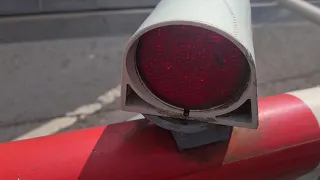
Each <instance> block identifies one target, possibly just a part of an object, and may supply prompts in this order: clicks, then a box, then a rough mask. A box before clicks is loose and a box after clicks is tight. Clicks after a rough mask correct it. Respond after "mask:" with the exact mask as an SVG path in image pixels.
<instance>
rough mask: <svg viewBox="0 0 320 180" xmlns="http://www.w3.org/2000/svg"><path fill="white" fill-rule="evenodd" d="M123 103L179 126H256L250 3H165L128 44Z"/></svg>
mask: <svg viewBox="0 0 320 180" xmlns="http://www.w3.org/2000/svg"><path fill="white" fill-rule="evenodd" d="M121 106H122V109H123V110H125V111H131V112H138V113H142V114H144V115H146V116H150V117H161V118H163V119H168V118H170V119H173V120H176V121H175V122H179V121H181V124H183V122H192V123H191V124H197V123H199V124H201V123H202V124H203V123H205V124H217V125H224V126H230V127H232V126H238V127H245V128H253V129H254V128H257V127H258V108H257V80H256V67H255V56H254V48H253V42H252V28H251V8H250V1H249V0H162V1H161V2H160V3H159V4H158V5H157V6H156V8H155V9H154V10H153V12H152V13H151V14H150V15H149V17H148V18H147V19H146V20H145V21H144V23H143V24H142V25H141V26H140V28H139V29H138V30H137V31H136V32H135V33H134V35H133V36H132V37H131V38H130V40H129V42H128V44H127V46H126V49H125V52H124V59H123V72H122V89H121ZM160 124H161V123H160ZM162 126H165V123H164V124H162Z"/></svg>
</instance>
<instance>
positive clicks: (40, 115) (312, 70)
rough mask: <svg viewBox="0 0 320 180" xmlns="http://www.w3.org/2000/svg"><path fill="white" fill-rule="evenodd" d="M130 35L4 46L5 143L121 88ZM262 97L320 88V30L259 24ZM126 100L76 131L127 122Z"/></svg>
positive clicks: (0, 132) (0, 65)
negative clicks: (124, 107)
mask: <svg viewBox="0 0 320 180" xmlns="http://www.w3.org/2000/svg"><path fill="white" fill-rule="evenodd" d="M128 38H129V35H127V36H113V37H90V38H82V39H80V38H76V39H61V40H45V41H36V42H23V43H10V44H2V45H0V57H1V58H0V84H1V93H0V100H1V101H0V141H10V140H12V139H14V138H15V137H17V136H19V135H21V134H23V133H25V132H27V131H30V130H32V129H33V128H36V127H39V126H40V125H42V124H44V123H46V122H47V121H48V120H50V119H52V118H54V117H59V116H61V115H64V114H65V113H66V112H69V111H72V110H74V109H75V108H77V107H79V106H81V105H84V104H89V103H92V102H94V101H95V100H96V98H97V97H98V96H99V95H101V94H103V93H104V92H105V91H107V90H109V89H112V88H114V87H116V86H117V85H118V84H119V83H120V76H121V60H122V51H123V47H124V45H125V43H126V41H127V39H128ZM254 44H255V52H256V63H257V71H258V82H259V83H258V87H259V96H260V97H263V96H268V95H274V94H278V93H284V92H287V91H292V90H298V89H304V88H309V87H313V86H316V85H319V84H320V60H319V58H320V51H319V44H320V27H318V26H316V25H314V24H311V23H309V22H306V21H303V22H295V23H286V24H285V25H284V24H268V25H261V24H260V25H255V27H254ZM134 115H135V114H134V113H125V112H122V111H120V110H119V99H116V101H115V102H114V103H112V104H109V105H107V106H105V107H103V108H102V110H100V111H99V112H97V113H95V114H93V115H90V116H88V117H87V118H85V119H83V120H81V121H79V122H77V123H76V124H74V125H73V126H71V127H69V128H67V129H62V130H61V132H64V131H68V130H71V129H80V128H86V127H92V126H96V125H101V124H108V123H116V122H120V121H124V120H126V119H128V118H130V117H132V116H134Z"/></svg>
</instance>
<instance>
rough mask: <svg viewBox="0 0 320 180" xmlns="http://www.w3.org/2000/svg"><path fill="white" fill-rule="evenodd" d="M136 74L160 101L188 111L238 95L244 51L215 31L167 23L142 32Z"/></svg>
mask: <svg viewBox="0 0 320 180" xmlns="http://www.w3.org/2000/svg"><path fill="white" fill-rule="evenodd" d="M136 65H137V69H138V73H139V75H140V77H141V79H142V80H143V82H144V84H145V85H146V87H147V88H148V89H149V90H150V91H151V92H152V93H153V94H154V95H155V96H157V97H158V98H159V99H161V100H162V101H164V102H166V103H169V104H171V105H174V106H176V107H180V108H184V109H188V110H195V109H197V110H200V109H209V108H212V107H214V106H218V105H222V104H225V103H227V102H228V101H231V100H234V99H237V98H239V94H240V95H241V93H242V92H243V90H244V89H245V86H246V83H247V81H248V79H249V73H250V68H249V64H248V62H247V60H246V57H245V56H244V54H243V53H242V52H241V51H240V49H239V48H238V47H237V46H236V45H234V44H233V43H232V42H231V41H230V40H228V39H226V38H225V37H223V36H221V35H219V34H218V33H216V32H213V31H210V30H207V29H204V28H200V27H194V26H182V25H171V26H164V27H160V28H156V29H153V30H151V31H149V32H147V33H145V34H144V35H143V36H142V37H141V39H140V41H139V44H138V47H137V52H136Z"/></svg>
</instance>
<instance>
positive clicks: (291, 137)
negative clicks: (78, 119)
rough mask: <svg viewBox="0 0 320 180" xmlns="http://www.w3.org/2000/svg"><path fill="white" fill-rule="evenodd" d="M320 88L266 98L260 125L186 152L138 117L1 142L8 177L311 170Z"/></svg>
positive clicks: (0, 170) (80, 178)
mask: <svg viewBox="0 0 320 180" xmlns="http://www.w3.org/2000/svg"><path fill="white" fill-rule="evenodd" d="M316 98H318V99H319V98H320V88H312V89H308V90H304V91H298V92H293V93H288V94H282V95H277V96H272V97H266V98H262V99H260V100H259V121H260V125H259V128H258V129H257V130H252V129H243V128H234V130H233V134H232V137H231V140H230V142H222V143H216V144H211V145H207V146H203V147H200V148H196V149H190V150H187V151H183V152H179V151H178V150H177V147H176V145H175V142H174V141H173V138H172V136H171V134H170V132H168V131H166V130H164V129H161V128H159V127H156V126H155V125H153V124H150V123H149V121H147V120H144V119H142V120H137V121H131V122H125V123H120V124H113V125H109V126H102V127H97V128H91V129H86V130H79V131H73V132H69V133H62V134H58V135H52V136H46V137H41V138H35V139H29V140H23V141H15V142H9V143H6V144H1V145H0V179H1V180H2V179H4V180H11V179H13V180H17V179H20V180H29V179H31V180H43V179H46V180H51V179H52V180H94V179H112V180H113V179H116V180H122V179H153V180H163V179H166V180H167V179H170V180H179V179H181V180H182V179H183V180H198V179H219V180H223V179H232V180H233V179H244V180H251V179H252V180H254V179H258V180H264V179H265V180H270V179H271V180H274V179H290V180H291V179H296V178H298V177H300V178H303V177H301V176H304V175H305V174H308V173H310V172H312V171H313V172H315V171H314V170H315V168H316V167H317V166H318V164H319V162H320V128H319V110H320V109H319V108H320V101H317V100H316Z"/></svg>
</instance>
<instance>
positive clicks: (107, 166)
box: [79, 120, 229, 180]
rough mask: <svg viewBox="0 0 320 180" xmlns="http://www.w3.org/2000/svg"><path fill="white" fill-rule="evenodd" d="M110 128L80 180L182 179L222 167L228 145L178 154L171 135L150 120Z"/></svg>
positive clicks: (204, 147) (216, 145) (99, 141)
mask: <svg viewBox="0 0 320 180" xmlns="http://www.w3.org/2000/svg"><path fill="white" fill-rule="evenodd" d="M111 126H112V128H106V129H105V130H104V132H103V133H102V135H101V137H100V139H99V140H98V142H97V144H96V145H95V147H94V149H93V151H92V153H91V155H90V156H89V158H88V160H87V162H86V164H85V166H84V168H83V169H82V172H81V174H80V176H79V179H80V180H87V179H88V180H89V179H108V178H112V179H126V178H129V177H131V178H133V179H137V178H147V177H148V178H153V179H167V178H173V177H176V176H178V177H179V176H181V174H186V172H188V173H192V172H195V171H200V170H202V169H205V168H208V167H215V166H221V165H222V163H223V161H224V158H225V155H226V152H227V149H228V144H229V142H221V143H216V144H215V145H210V146H203V147H199V148H195V149H190V150H186V151H183V152H179V151H178V148H177V147H176V144H175V142H174V140H173V137H172V135H171V132H170V131H167V130H164V129H161V128H159V127H157V126H155V125H153V124H150V123H149V122H148V121H147V120H141V121H133V122H128V123H127V125H126V126H123V125H122V124H114V125H111ZM109 127H110V126H109Z"/></svg>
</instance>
